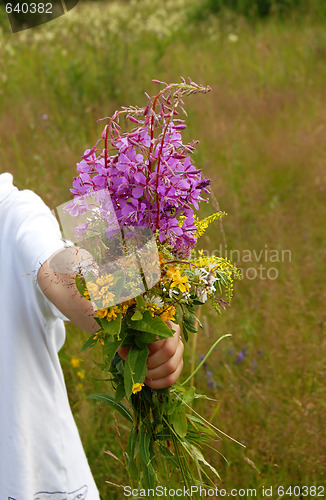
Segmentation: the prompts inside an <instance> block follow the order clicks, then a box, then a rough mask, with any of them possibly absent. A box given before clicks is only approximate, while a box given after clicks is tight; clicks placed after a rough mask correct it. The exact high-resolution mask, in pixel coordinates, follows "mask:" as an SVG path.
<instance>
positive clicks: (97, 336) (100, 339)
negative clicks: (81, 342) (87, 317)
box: [94, 331, 104, 345]
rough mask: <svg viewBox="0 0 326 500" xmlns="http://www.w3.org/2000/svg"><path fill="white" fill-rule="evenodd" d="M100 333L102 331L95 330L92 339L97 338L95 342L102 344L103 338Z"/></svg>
mask: <svg viewBox="0 0 326 500" xmlns="http://www.w3.org/2000/svg"><path fill="white" fill-rule="evenodd" d="M101 333H102V331H99V332H97V333H96V334H95V335H94V340H97V342H99V343H100V344H102V345H104V339H103V337H102V336H101Z"/></svg>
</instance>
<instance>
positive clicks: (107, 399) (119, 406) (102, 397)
mask: <svg viewBox="0 0 326 500" xmlns="http://www.w3.org/2000/svg"><path fill="white" fill-rule="evenodd" d="M86 399H97V400H98V401H102V402H103V403H106V404H107V405H109V406H111V407H112V408H114V409H115V410H117V411H118V412H119V413H121V415H123V416H124V417H125V418H126V419H127V420H129V422H133V418H132V414H131V412H130V410H129V409H128V408H127V407H126V406H125V405H124V404H123V403H116V402H115V401H114V397H113V396H110V395H109V394H90V395H89V396H87V398H86Z"/></svg>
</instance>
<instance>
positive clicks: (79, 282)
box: [75, 274, 86, 297]
mask: <svg viewBox="0 0 326 500" xmlns="http://www.w3.org/2000/svg"><path fill="white" fill-rule="evenodd" d="M75 283H76V288H77V290H78V292H79V293H80V295H82V296H83V297H84V291H85V290H86V282H85V279H84V278H83V277H82V276H79V275H78V274H77V276H76V278H75Z"/></svg>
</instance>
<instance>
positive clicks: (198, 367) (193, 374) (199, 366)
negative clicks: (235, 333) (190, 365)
mask: <svg viewBox="0 0 326 500" xmlns="http://www.w3.org/2000/svg"><path fill="white" fill-rule="evenodd" d="M226 337H231V334H230V333H226V334H225V335H222V337H220V338H219V339H218V340H217V341H216V342H215V343H214V344H213V345H212V347H211V348H210V350H209V351H208V353H207V354H206V356H205V357H204V359H203V360H202V361H201V362H200V363H199V365H198V366H197V368H196V369H195V371H193V372H192V374H191V375H190V376H189V377H188V378H187V379H186V380H185V381H184V382H182V384H181V385H182V386H184V385H185V384H187V382H189V380H191V379H192V377H194V376H195V375H196V373H197V372H198V370H199V369H200V368H201V367H202V366H203V364H204V363H205V361H206V360H207V358H208V356H209V355H210V354H211V353H212V351H213V350H214V349H215V347H216V346H217V344H219V343H220V342H221V340H223V339H225V338H226Z"/></svg>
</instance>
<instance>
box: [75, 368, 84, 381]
mask: <svg viewBox="0 0 326 500" xmlns="http://www.w3.org/2000/svg"><path fill="white" fill-rule="evenodd" d="M77 377H79V378H80V379H81V380H83V379H84V378H85V373H84V372H82V371H80V370H79V371H78V372H77Z"/></svg>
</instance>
